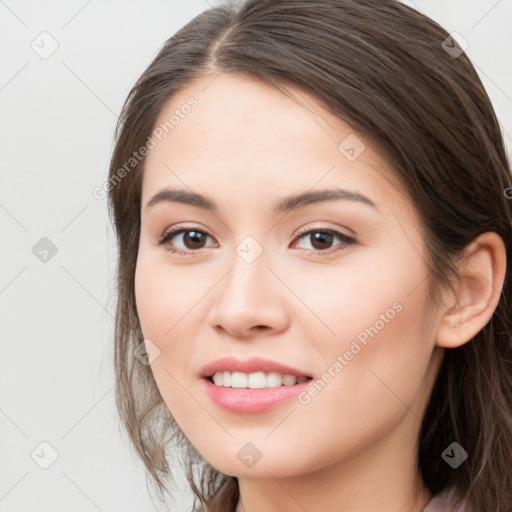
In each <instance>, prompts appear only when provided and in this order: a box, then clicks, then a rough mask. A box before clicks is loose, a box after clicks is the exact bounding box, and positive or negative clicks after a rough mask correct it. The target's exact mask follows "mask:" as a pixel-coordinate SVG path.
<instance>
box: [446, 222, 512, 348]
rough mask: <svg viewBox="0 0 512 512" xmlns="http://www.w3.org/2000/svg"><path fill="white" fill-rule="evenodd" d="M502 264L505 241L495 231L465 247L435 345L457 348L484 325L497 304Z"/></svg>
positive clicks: (504, 270)
mask: <svg viewBox="0 0 512 512" xmlns="http://www.w3.org/2000/svg"><path fill="white" fill-rule="evenodd" d="M506 265H507V260H506V250H505V244H504V243H503V240H502V239H501V237H500V236H499V235H498V234H496V233H493V232H488V233H483V234H482V235H480V236H479V237H478V238H476V239H475V240H474V241H473V242H471V244H469V245H468V246H467V247H466V249H465V250H464V255H463V257H462V258H461V259H460V261H459V264H458V267H459V271H460V278H459V279H458V280H457V281H456V283H455V286H454V290H455V291H456V296H454V295H453V293H450V297H449V299H448V300H447V301H446V302H445V304H446V306H445V307H444V310H443V316H442V318H441V320H440V323H439V324H438V331H437V336H436V344H437V346H439V347H444V348H455V347H459V346H461V345H464V343H467V342H468V341H470V340H471V339H472V338H473V337H474V336H475V335H476V334H477V333H478V332H479V331H480V330H481V329H483V327H485V325H486V324H487V323H488V322H489V320H490V319H491V317H492V315H493V313H494V310H495V309H496V306H497V305H498V302H499V299H500V295H501V290H502V289H503V282H504V279H505V272H506Z"/></svg>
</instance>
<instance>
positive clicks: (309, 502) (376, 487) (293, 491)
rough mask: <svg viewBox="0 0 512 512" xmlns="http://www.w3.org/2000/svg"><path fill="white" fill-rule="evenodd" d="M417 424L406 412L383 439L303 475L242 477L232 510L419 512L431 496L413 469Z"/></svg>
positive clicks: (242, 511)
mask: <svg viewBox="0 0 512 512" xmlns="http://www.w3.org/2000/svg"><path fill="white" fill-rule="evenodd" d="M411 423H413V425H411ZM419 426H420V425H419V421H418V418H417V417H416V416H415V415H414V414H412V413H410V412H409V413H407V414H405V416H404V418H403V421H402V422H401V424H400V425H398V427H397V428H395V429H394V430H392V431H391V432H389V433H388V435H386V436H384V437H382V438H380V439H378V440H376V441H375V442H373V443H372V444H371V445H366V446H365V447H364V448H363V449H361V450H360V451H356V452H354V453H353V454H352V455H350V456H348V457H345V458H343V459H342V460H340V461H339V462H337V463H336V464H333V465H331V466H329V467H327V468H323V469H321V470H319V471H315V472H313V473H309V474H307V475H300V476H296V477H295V476H292V477H283V478H275V477H272V476H271V472H269V473H268V474H269V475H270V477H269V478H246V477H241V478H239V480H238V483H239V488H240V500H239V503H238V507H237V509H236V512H258V511H261V510H265V512H304V510H307V511H308V512H325V511H326V510H337V511H340V512H367V511H368V510H379V512H387V511H389V512H396V511H399V510H404V511H405V510H407V511H408V512H421V511H422V510H423V508H424V507H425V506H426V505H427V503H428V502H429V501H430V499H431V495H430V492H429V491H428V489H427V488H426V487H425V486H424V484H423V482H422V479H421V476H420V474H419V472H418V469H417V443H416V442H415V439H416V440H417V439H418V429H419Z"/></svg>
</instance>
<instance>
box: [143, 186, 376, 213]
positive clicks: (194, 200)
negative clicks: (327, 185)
mask: <svg viewBox="0 0 512 512" xmlns="http://www.w3.org/2000/svg"><path fill="white" fill-rule="evenodd" d="M334 200H345V201H353V202H358V203H362V204H365V205H367V206H370V207H372V208H374V209H376V210H377V209H378V208H377V205H376V204H375V203H374V202H373V201H372V200H371V199H370V198H368V197H366V196H365V195H363V194H360V193H359V192H354V191H350V190H345V189H341V188H334V189H326V190H317V191H307V192H302V193H300V194H296V195H293V196H289V197H285V198H284V199H281V200H280V201H279V202H278V203H277V204H276V205H275V206H274V208H273V212H274V213H276V214H277V213H282V212H289V211H291V210H296V209H297V208H300V207H302V206H306V205H309V204H313V203H320V202H323V201H334ZM167 202H176V203H183V204H188V205H191V206H196V207H198V208H202V209H204V210H207V211H210V212H218V211H219V207H218V205H217V204H216V203H215V201H213V200H212V199H210V198H209V197H207V196H205V195H203V194H198V193H196V192H189V191H187V190H182V189H169V188H165V189H163V190H161V191H159V192H157V193H156V194H155V195H154V196H153V197H152V198H151V199H150V200H149V202H148V203H147V205H146V209H147V208H151V207H152V206H154V205H156V204H158V203H167Z"/></svg>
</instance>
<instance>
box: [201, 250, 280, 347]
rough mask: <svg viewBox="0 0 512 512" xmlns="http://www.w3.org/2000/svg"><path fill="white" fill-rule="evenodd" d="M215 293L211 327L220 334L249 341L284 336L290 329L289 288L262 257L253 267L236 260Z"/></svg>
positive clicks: (209, 320) (209, 316)
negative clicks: (278, 334) (260, 337)
mask: <svg viewBox="0 0 512 512" xmlns="http://www.w3.org/2000/svg"><path fill="white" fill-rule="evenodd" d="M212 291H213V292H214V295H213V301H214V303H213V306H212V308H211V309H210V312H209V315H208V324H209V325H210V327H212V328H213V329H215V330H217V331H219V332H223V333H228V334H230V335H231V336H233V337H236V338H245V339H246V338H251V337H254V336H261V335H270V334H276V333H279V332H283V331H284V330H286V328H287V327H288V325H289V309H288V308H287V306H286V301H287V300H288V299H289V297H287V295H286V291H287V290H286V287H285V286H284V285H283V284H282V283H281V282H280V281H279V279H278V278H277V277H276V275H275V271H271V270H269V268H267V264H266V259H265V258H264V257H263V255H261V256H260V257H259V258H258V259H256V261H254V262H252V263H247V262H246V261H244V260H243V259H242V258H239V257H238V256H236V257H235V259H234V260H233V266H232V268H231V269H230V271H229V272H228V273H227V275H226V276H225V277H224V278H223V279H222V280H221V282H220V283H219V284H218V285H217V286H215V288H214V290H212ZM288 294H289V292H288Z"/></svg>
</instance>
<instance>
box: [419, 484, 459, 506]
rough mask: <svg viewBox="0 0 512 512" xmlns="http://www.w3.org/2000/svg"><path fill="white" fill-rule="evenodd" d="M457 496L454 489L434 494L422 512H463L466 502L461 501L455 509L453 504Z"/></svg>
mask: <svg viewBox="0 0 512 512" xmlns="http://www.w3.org/2000/svg"><path fill="white" fill-rule="evenodd" d="M458 497H459V494H458V493H457V492H456V490H455V488H452V489H450V490H447V491H444V492H442V493H440V494H436V495H435V496H433V497H432V499H431V500H430V501H429V502H428V504H427V506H426V507H425V508H424V509H423V510H422V512H464V511H465V510H466V506H465V505H466V502H465V501H462V502H461V503H460V505H459V506H458V507H457V508H455V502H456V500H457V498H458Z"/></svg>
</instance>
